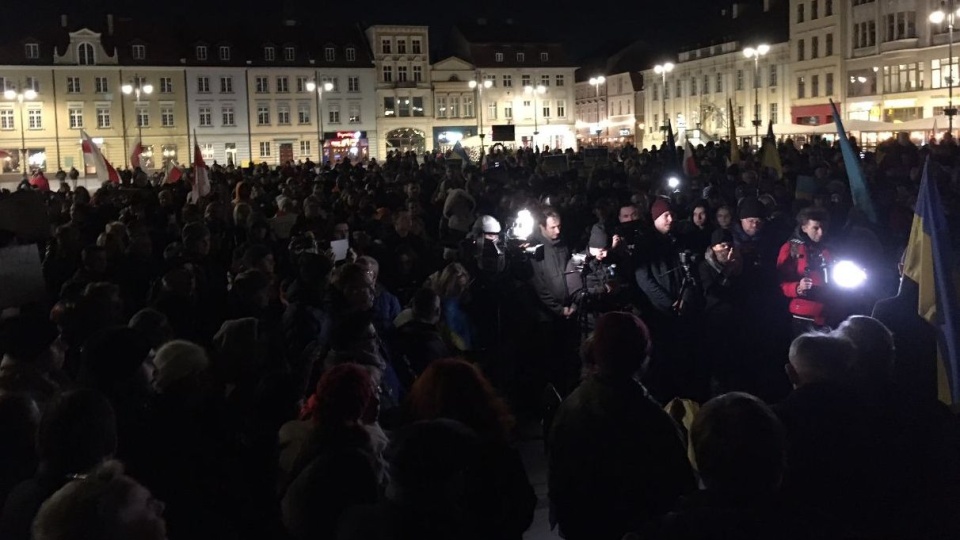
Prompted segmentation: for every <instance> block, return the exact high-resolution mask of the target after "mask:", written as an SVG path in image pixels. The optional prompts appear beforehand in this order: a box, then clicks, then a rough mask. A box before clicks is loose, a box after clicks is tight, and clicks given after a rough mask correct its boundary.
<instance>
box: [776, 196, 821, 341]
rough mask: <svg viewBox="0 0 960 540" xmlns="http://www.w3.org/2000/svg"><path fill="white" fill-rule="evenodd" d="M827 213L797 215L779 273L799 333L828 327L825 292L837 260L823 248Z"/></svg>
mask: <svg viewBox="0 0 960 540" xmlns="http://www.w3.org/2000/svg"><path fill="white" fill-rule="evenodd" d="M827 219H828V215H827V212H826V211H825V210H824V209H822V208H815V207H809V208H804V209H803V210H801V211H800V213H799V214H798V215H797V230H796V231H795V232H794V234H793V237H791V238H790V240H789V241H787V243H786V244H784V245H783V247H781V248H780V256H779V257H777V272H778V273H779V275H780V289H781V290H782V291H783V294H784V295H785V296H786V297H787V298H790V299H791V300H790V314H791V315H793V321H794V330H795V331H796V332H798V333H803V332H807V331H810V330H813V329H817V328H822V327H824V326H826V324H827V316H828V314H829V308H828V307H827V306H826V305H825V302H826V298H825V297H826V295H825V291H824V288H825V286H826V285H827V271H828V268H829V265H830V263H832V262H833V257H832V256H831V254H830V250H829V249H827V248H825V247H824V245H823V238H824V235H825V233H826V229H827Z"/></svg>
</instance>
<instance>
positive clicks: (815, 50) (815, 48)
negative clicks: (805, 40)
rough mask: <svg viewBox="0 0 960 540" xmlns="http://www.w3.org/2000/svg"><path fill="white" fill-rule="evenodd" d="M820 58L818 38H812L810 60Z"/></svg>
mask: <svg viewBox="0 0 960 540" xmlns="http://www.w3.org/2000/svg"><path fill="white" fill-rule="evenodd" d="M819 57H820V38H819V37H817V36H813V37H812V38H810V58H819Z"/></svg>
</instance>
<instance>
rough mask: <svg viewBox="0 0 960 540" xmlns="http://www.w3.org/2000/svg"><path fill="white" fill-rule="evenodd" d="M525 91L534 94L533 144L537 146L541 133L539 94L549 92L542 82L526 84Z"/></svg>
mask: <svg viewBox="0 0 960 540" xmlns="http://www.w3.org/2000/svg"><path fill="white" fill-rule="evenodd" d="M523 91H524V92H525V93H527V94H533V146H534V147H536V146H537V135H539V134H540V128H539V126H538V125H537V94H540V95H543V94H545V93H546V92H547V88H546V87H545V86H543V85H542V84H538V85H537V86H530V85H527V86H524V87H523Z"/></svg>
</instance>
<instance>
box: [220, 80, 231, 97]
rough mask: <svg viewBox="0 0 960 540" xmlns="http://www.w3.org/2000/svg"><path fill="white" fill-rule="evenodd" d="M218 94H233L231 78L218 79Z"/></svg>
mask: <svg viewBox="0 0 960 540" xmlns="http://www.w3.org/2000/svg"><path fill="white" fill-rule="evenodd" d="M220 93H221V94H232V93H233V77H220Z"/></svg>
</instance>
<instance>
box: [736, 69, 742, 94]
mask: <svg viewBox="0 0 960 540" xmlns="http://www.w3.org/2000/svg"><path fill="white" fill-rule="evenodd" d="M737 90H743V70H742V69H738V70H737Z"/></svg>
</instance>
